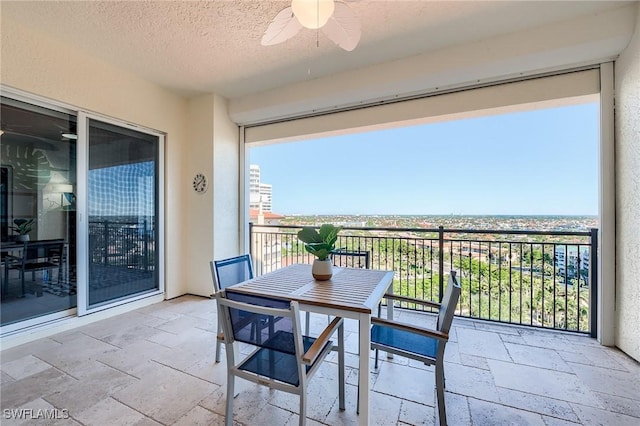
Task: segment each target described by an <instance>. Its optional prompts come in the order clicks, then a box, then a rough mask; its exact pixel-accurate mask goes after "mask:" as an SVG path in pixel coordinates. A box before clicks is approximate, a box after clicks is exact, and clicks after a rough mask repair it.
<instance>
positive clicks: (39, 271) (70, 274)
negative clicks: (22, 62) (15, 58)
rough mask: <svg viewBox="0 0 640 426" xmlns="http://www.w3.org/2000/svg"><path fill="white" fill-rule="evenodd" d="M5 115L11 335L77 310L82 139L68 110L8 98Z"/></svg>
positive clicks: (2, 193) (3, 202) (5, 265)
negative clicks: (79, 153)
mask: <svg viewBox="0 0 640 426" xmlns="http://www.w3.org/2000/svg"><path fill="white" fill-rule="evenodd" d="M0 118H1V121H2V131H1V139H0V236H1V242H0V255H1V260H2V262H1V264H2V272H1V273H0V283H1V289H2V291H1V293H0V300H1V302H2V303H1V307H0V317H1V323H0V325H1V326H2V332H5V331H7V332H10V331H12V330H13V329H14V328H20V327H24V326H25V325H32V324H37V323H38V322H42V321H44V320H47V319H52V316H53V317H55V318H58V317H61V316H65V315H69V314H70V312H71V313H72V311H73V309H74V308H75V307H76V306H77V300H76V297H77V296H76V292H77V286H76V196H75V194H76V189H77V186H76V175H77V163H76V160H77V143H76V142H77V134H76V117H75V115H73V114H71V113H70V112H68V111H63V110H55V109H50V108H45V107H43V106H39V105H35V104H32V103H27V102H23V101H20V100H17V99H13V98H9V97H4V96H3V97H2V98H1V111H0ZM20 224H22V226H19V225H20Z"/></svg>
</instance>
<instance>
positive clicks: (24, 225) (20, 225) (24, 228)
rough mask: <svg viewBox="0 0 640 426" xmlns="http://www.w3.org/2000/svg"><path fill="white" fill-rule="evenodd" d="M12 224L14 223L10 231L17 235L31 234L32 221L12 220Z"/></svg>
mask: <svg viewBox="0 0 640 426" xmlns="http://www.w3.org/2000/svg"><path fill="white" fill-rule="evenodd" d="M13 223H15V226H12V227H11V229H13V230H14V231H15V232H17V233H18V234H19V235H27V234H28V233H29V232H31V229H32V226H31V225H33V219H13Z"/></svg>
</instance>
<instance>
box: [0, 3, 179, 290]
mask: <svg viewBox="0 0 640 426" xmlns="http://www.w3.org/2000/svg"><path fill="white" fill-rule="evenodd" d="M1 33H2V43H1V46H2V47H1V49H2V50H1V51H0V54H1V68H0V70H1V74H0V81H1V82H2V83H3V84H5V85H8V86H11V87H13V88H16V89H20V90H23V91H26V92H30V93H33V94H36V95H39V96H43V97H47V98H50V99H54V100H57V101H61V102H65V103H67V104H70V105H72V106H74V107H77V108H79V109H83V110H87V111H91V112H97V113H100V114H104V115H108V116H111V117H114V118H117V119H121V120H125V121H128V122H131V123H135V124H139V125H142V126H146V127H149V128H152V129H156V130H159V131H161V132H165V133H166V134H167V138H166V145H165V181H166V185H165V204H166V205H165V220H166V226H165V241H166V251H165V255H166V260H167V262H166V269H165V282H166V296H167V297H168V298H172V297H176V296H179V295H181V294H184V293H186V292H187V279H186V276H185V273H184V271H185V267H186V266H185V265H188V258H187V250H186V245H187V242H188V241H187V240H188V236H185V232H184V223H186V218H187V211H188V200H187V195H186V194H187V191H185V189H189V187H190V179H189V176H188V174H187V173H186V166H187V150H186V149H185V146H187V142H188V141H187V132H186V127H187V126H186V124H187V114H188V109H187V101H186V100H185V99H182V98H181V97H179V96H176V95H174V94H171V93H169V92H168V91H166V90H164V89H162V88H160V87H158V86H156V85H154V84H151V83H149V82H147V81H145V80H142V79H140V78H138V77H136V76H134V75H132V74H129V73H126V72H124V71H122V70H120V69H118V68H115V67H113V66H111V65H109V64H108V63H105V62H102V61H99V60H97V59H96V58H94V57H92V56H91V55H90V54H87V53H84V52H81V51H78V50H74V49H71V48H69V47H68V46H66V45H64V44H62V43H59V42H57V41H56V40H54V39H51V38H47V37H44V36H43V35H42V34H40V33H38V32H36V31H33V30H31V29H28V28H25V27H24V26H21V25H19V24H16V23H15V22H13V21H11V20H10V19H8V18H6V17H5V16H3V17H2V32H1Z"/></svg>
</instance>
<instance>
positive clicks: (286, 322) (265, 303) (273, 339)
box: [217, 291, 302, 355]
mask: <svg viewBox="0 0 640 426" xmlns="http://www.w3.org/2000/svg"><path fill="white" fill-rule="evenodd" d="M217 298H218V306H220V307H221V309H222V310H223V315H222V318H223V321H225V323H226V324H225V325H226V327H227V330H225V339H227V337H226V336H227V332H228V333H229V336H230V339H229V341H228V343H232V342H233V341H236V340H237V341H239V342H243V343H248V344H250V345H254V346H258V347H263V348H268V349H272V350H275V351H278V352H283V353H287V354H292V355H295V354H299V353H302V348H301V347H299V348H297V347H296V346H297V343H296V338H297V336H300V342H302V340H301V339H302V335H301V334H300V325H299V323H298V322H297V312H296V309H294V305H295V307H296V308H297V304H296V302H289V301H286V300H280V299H272V298H267V297H261V296H252V295H245V294H239V293H234V292H225V291H221V292H219V293H218V294H217ZM300 345H301V343H300Z"/></svg>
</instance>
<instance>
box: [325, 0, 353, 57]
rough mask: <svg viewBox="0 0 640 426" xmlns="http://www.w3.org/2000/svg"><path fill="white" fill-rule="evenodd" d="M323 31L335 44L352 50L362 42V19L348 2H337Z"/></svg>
mask: <svg viewBox="0 0 640 426" xmlns="http://www.w3.org/2000/svg"><path fill="white" fill-rule="evenodd" d="M321 30H322V32H323V33H324V34H325V35H326V36H327V37H329V39H331V41H333V42H334V43H335V44H337V45H338V46H339V47H341V48H343V49H344V50H346V51H348V52H350V51H352V50H353V49H355V48H356V46H357V45H358V43H359V42H360V34H361V30H360V20H359V19H358V17H357V16H356V14H355V13H353V10H351V8H350V7H349V6H347V4H346V3H344V2H341V1H336V2H335V10H334V11H333V15H331V17H330V18H329V20H328V21H327V23H326V24H325V26H324V27H322V28H321Z"/></svg>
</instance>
